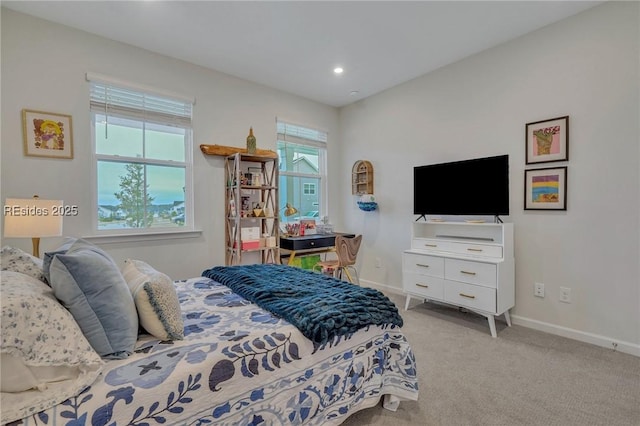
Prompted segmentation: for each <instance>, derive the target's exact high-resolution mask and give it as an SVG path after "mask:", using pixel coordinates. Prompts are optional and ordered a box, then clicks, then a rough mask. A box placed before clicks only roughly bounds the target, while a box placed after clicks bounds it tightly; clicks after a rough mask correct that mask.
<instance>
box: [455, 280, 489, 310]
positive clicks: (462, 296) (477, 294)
mask: <svg viewBox="0 0 640 426" xmlns="http://www.w3.org/2000/svg"><path fill="white" fill-rule="evenodd" d="M444 300H445V302H449V303H452V304H454V305H458V306H466V307H468V308H471V309H478V310H481V311H486V312H491V313H495V311H496V289H495V288H488V287H481V286H477V285H472V284H465V283H457V282H452V281H447V282H446V283H445V286H444Z"/></svg>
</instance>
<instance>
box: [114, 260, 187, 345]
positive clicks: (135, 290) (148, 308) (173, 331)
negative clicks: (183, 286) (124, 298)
mask: <svg viewBox="0 0 640 426" xmlns="http://www.w3.org/2000/svg"><path fill="white" fill-rule="evenodd" d="M122 275H123V276H124V279H125V281H126V282H127V285H128V286H129V289H130V290H131V295H132V296H133V300H134V301H135V304H136V309H137V310H138V320H139V321H140V325H141V326H142V327H143V328H144V329H145V330H146V331H147V332H148V333H149V334H151V335H153V336H155V337H157V338H158V339H162V340H182V339H183V338H184V323H183V321H182V311H181V310H180V302H179V301H178V295H177V294H176V289H175V287H174V285H173V281H172V280H171V278H169V277H168V276H167V275H165V274H163V273H162V272H158V271H156V270H155V269H154V268H153V267H151V266H149V265H148V264H147V263H145V262H143V261H141V260H134V259H127V260H125V264H124V268H123V269H122Z"/></svg>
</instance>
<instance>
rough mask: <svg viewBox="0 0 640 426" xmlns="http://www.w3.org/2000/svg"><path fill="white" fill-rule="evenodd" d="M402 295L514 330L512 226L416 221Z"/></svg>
mask: <svg viewBox="0 0 640 426" xmlns="http://www.w3.org/2000/svg"><path fill="white" fill-rule="evenodd" d="M402 264H403V265H402V282H403V284H402V285H403V290H404V292H405V293H406V295H407V300H406V303H405V307H404V308H405V310H407V309H408V308H409V303H410V302H411V298H412V297H413V298H419V299H423V300H425V301H428V300H434V301H438V302H443V303H447V304H450V305H455V306H460V307H464V308H466V309H468V310H470V311H474V312H477V313H479V314H481V315H484V316H486V317H487V319H488V321H489V328H490V330H491V336H493V337H496V325H495V316H496V315H503V314H504V317H505V320H506V322H507V324H508V325H509V326H511V318H510V317H509V309H511V308H512V307H513V306H514V304H515V279H514V276H515V272H514V259H513V224H511V223H466V222H415V223H413V224H412V238H411V249H409V250H406V251H405V252H404V253H403V256H402Z"/></svg>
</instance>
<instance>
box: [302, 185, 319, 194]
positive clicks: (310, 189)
mask: <svg viewBox="0 0 640 426" xmlns="http://www.w3.org/2000/svg"><path fill="white" fill-rule="evenodd" d="M303 188H304V189H303V190H302V193H303V194H304V195H316V184H315V183H305V184H304V186H303Z"/></svg>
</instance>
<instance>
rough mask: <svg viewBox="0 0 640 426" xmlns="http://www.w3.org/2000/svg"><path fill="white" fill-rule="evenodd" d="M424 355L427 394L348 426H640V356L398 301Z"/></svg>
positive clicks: (421, 368) (420, 357)
mask: <svg viewBox="0 0 640 426" xmlns="http://www.w3.org/2000/svg"><path fill="white" fill-rule="evenodd" d="M389 297H390V298H391V299H392V300H393V301H394V302H395V303H396V305H397V306H398V307H399V308H400V312H401V314H402V316H403V318H404V322H405V325H404V327H403V330H404V333H405V335H406V336H407V339H408V340H409V343H411V346H412V347H413V350H414V352H415V356H416V363H417V368H418V382H419V386H420V397H419V400H418V401H417V402H411V401H403V402H402V403H400V408H399V409H398V411H397V412H395V413H394V412H391V411H388V410H385V409H383V408H382V407H381V405H378V406H376V407H373V408H369V409H366V410H363V411H361V412H358V413H355V414H353V415H352V416H351V417H349V418H348V419H347V420H346V421H345V422H344V423H343V425H358V426H359V425H390V426H402V425H430V426H436V425H455V426H458V425H487V426H489V425H490V426H494V425H510V426H512V425H558V426H572V425H580V426H582V425H607V426H609V425H625V426H626V425H633V426H638V425H640V358H638V357H635V356H632V355H628V354H623V353H620V352H614V351H613V350H609V349H605V348H601V347H597V346H594V345H590V344H587V343H581V342H578V341H575V340H570V339H566V338H563V337H558V336H554V335H550V334H546V333H542V332H539V331H535V330H532V329H529V328H526V327H521V326H513V327H507V326H506V324H505V323H504V322H503V321H496V327H497V329H498V337H497V338H496V339H494V338H492V337H491V335H490V334H489V327H488V324H487V321H486V319H485V318H484V317H482V316H480V315H477V314H474V313H470V312H466V313H465V312H460V311H458V309H457V308H451V307H445V306H443V305H439V304H434V303H426V304H420V303H418V301H412V304H411V307H410V308H409V311H404V310H403V307H404V297H402V296H398V295H391V294H390V295H389Z"/></svg>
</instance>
